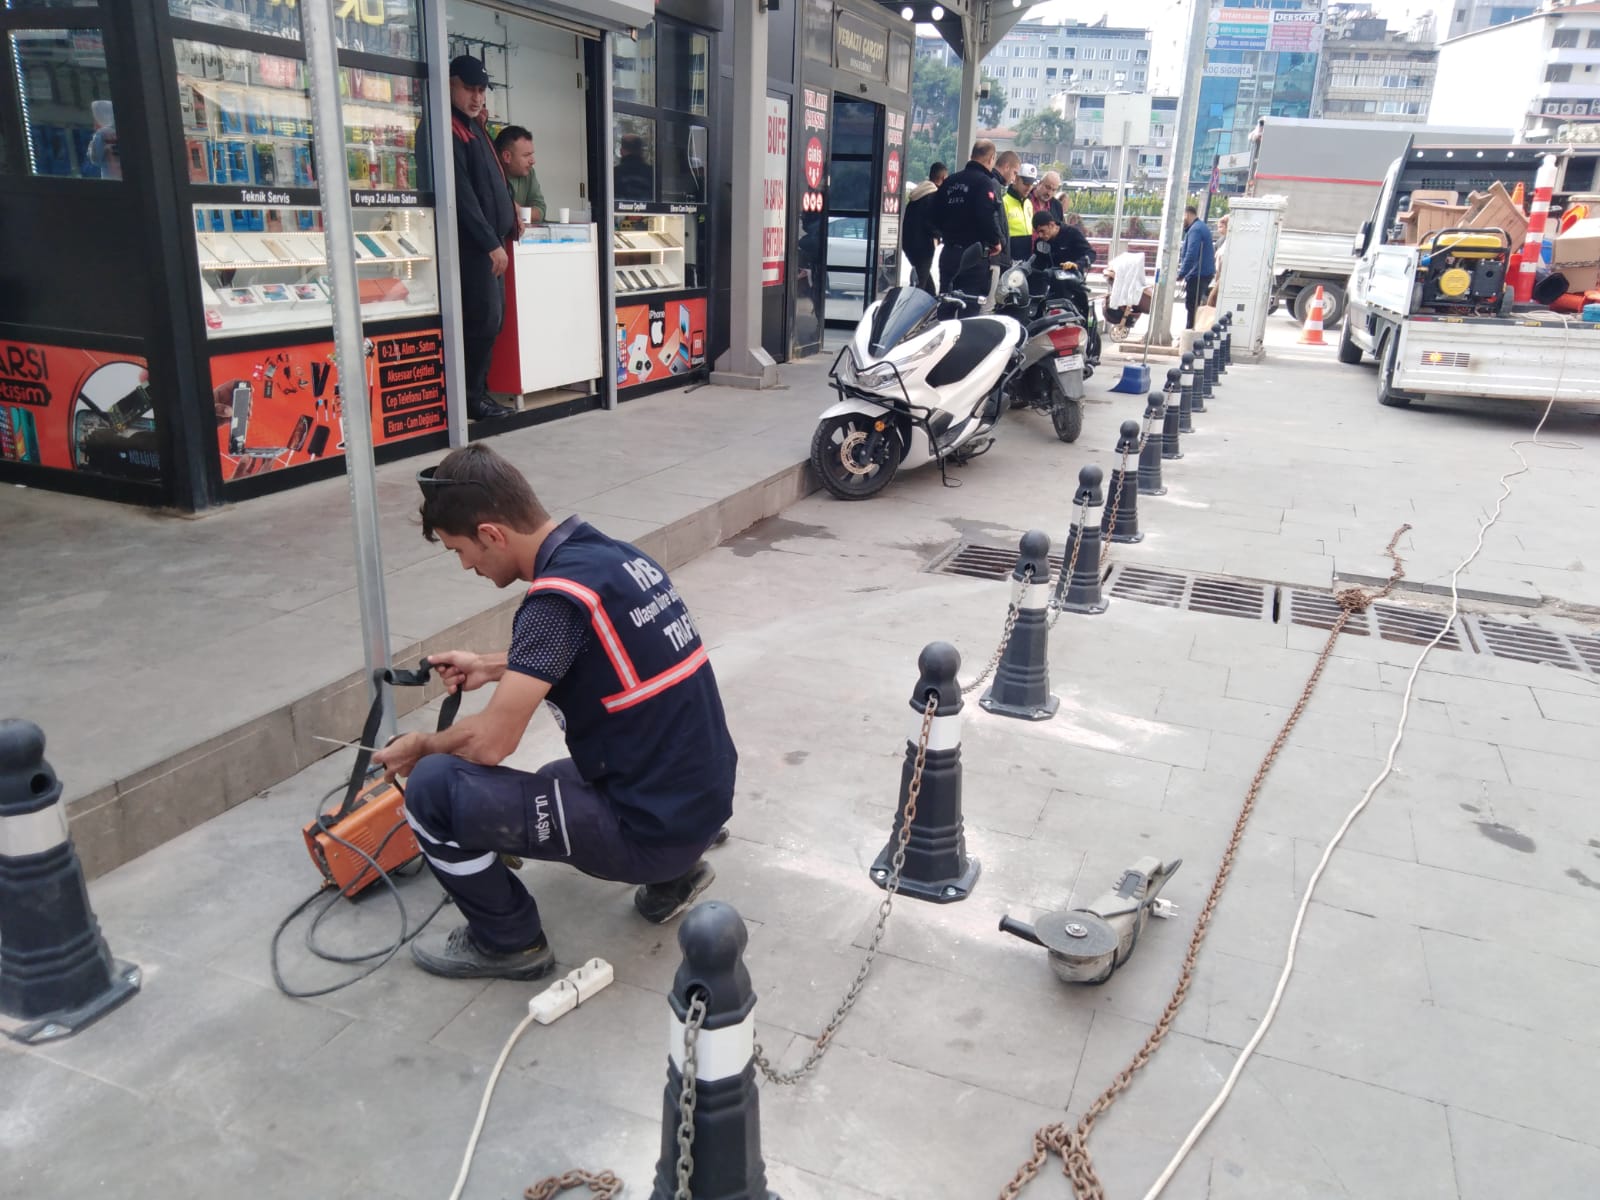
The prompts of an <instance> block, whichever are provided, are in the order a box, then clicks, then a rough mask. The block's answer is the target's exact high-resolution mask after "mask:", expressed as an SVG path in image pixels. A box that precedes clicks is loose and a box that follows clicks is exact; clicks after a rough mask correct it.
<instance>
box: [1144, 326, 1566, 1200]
mask: <svg viewBox="0 0 1600 1200" xmlns="http://www.w3.org/2000/svg"><path fill="white" fill-rule="evenodd" d="M1562 324H1563V326H1564V328H1565V331H1566V337H1565V339H1564V340H1563V342H1562V356H1561V357H1562V364H1561V371H1563V372H1564V371H1565V369H1566V351H1567V349H1568V344H1569V343H1570V342H1571V340H1572V326H1571V324H1570V322H1568V321H1567V320H1566V319H1565V317H1563V319H1562ZM1561 378H1562V376H1561V373H1559V372H1558V373H1557V375H1556V386H1555V392H1554V394H1552V395H1551V397H1550V402H1549V403H1548V404H1546V405H1545V408H1544V415H1543V416H1541V417H1540V418H1539V424H1538V425H1536V426H1534V430H1533V437H1531V438H1519V439H1517V440H1516V441H1514V442H1512V443H1511V452H1512V453H1513V454H1515V455H1516V456H1517V461H1518V462H1520V463H1521V464H1522V465H1521V466H1520V467H1517V468H1516V469H1515V470H1511V471H1507V472H1506V473H1505V474H1504V475H1502V476H1500V497H1499V499H1497V500H1496V501H1495V505H1494V512H1493V514H1491V515H1490V517H1489V519H1488V520H1487V521H1484V522H1483V523H1482V524H1481V525H1479V526H1478V541H1477V544H1476V545H1474V546H1473V548H1472V553H1471V554H1468V555H1467V556H1466V558H1464V559H1462V560H1461V562H1460V563H1458V564H1457V565H1456V569H1455V570H1454V571H1452V572H1451V573H1450V615H1449V617H1448V618H1447V619H1446V620H1445V622H1444V624H1443V625H1441V626H1440V627H1439V632H1438V633H1436V634H1435V635H1434V636H1433V640H1432V641H1430V642H1429V643H1428V644H1427V645H1426V646H1424V647H1423V648H1422V652H1421V653H1420V654H1418V655H1417V660H1416V662H1414V663H1412V664H1411V674H1410V675H1409V676H1407V678H1406V687H1405V693H1404V695H1403V696H1402V698H1401V702H1400V721H1399V724H1397V725H1396V726H1395V731H1394V740H1393V741H1392V742H1390V743H1389V753H1388V755H1387V757H1385V759H1384V761H1383V770H1382V771H1380V772H1379V773H1378V777H1377V778H1376V779H1374V780H1373V781H1372V783H1371V784H1369V785H1368V787H1367V790H1366V792H1365V793H1364V794H1363V795H1362V797H1361V799H1360V801H1358V802H1357V804H1356V806H1355V807H1354V808H1352V809H1351V810H1350V812H1349V814H1348V815H1346V817H1345V819H1344V822H1343V823H1342V824H1341V825H1340V826H1339V828H1338V831H1337V832H1336V833H1334V835H1333V837H1332V838H1331V839H1330V840H1329V842H1328V846H1327V849H1325V850H1323V852H1322V858H1321V860H1320V861H1319V862H1318V863H1317V869H1316V870H1315V871H1313V872H1312V873H1311V878H1310V879H1309V880H1308V881H1307V882H1306V891H1305V895H1304V896H1303V897H1301V900H1300V909H1299V911H1298V912H1296V913H1295V917H1294V928H1293V929H1292V930H1291V931H1290V933H1289V950H1288V953H1287V954H1286V955H1285V957H1284V960H1283V971H1282V973H1281V974H1280V975H1279V976H1278V986H1277V988H1276V989H1275V990H1274V991H1273V993H1272V1003H1271V1004H1269V1005H1267V1011H1266V1013H1265V1014H1264V1015H1263V1016H1262V1018H1261V1023H1260V1024H1259V1025H1258V1026H1257V1027H1256V1031H1255V1033H1254V1035H1253V1036H1252V1037H1251V1038H1250V1040H1249V1041H1248V1042H1246V1043H1245V1045H1244V1049H1242V1050H1241V1051H1239V1057H1238V1059H1237V1060H1236V1061H1235V1062H1234V1064H1233V1070H1231V1071H1229V1072H1228V1078H1227V1079H1226V1080H1224V1081H1223V1084H1222V1087H1221V1089H1220V1090H1219V1091H1218V1092H1217V1096H1216V1099H1215V1100H1213V1101H1212V1102H1211V1107H1209V1108H1207V1109H1206V1111H1205V1112H1204V1113H1203V1114H1201V1117H1200V1119H1199V1120H1198V1121H1196V1122H1195V1125H1194V1128H1193V1129H1191V1130H1190V1131H1189V1135H1188V1136H1187V1137H1186V1138H1184V1139H1183V1144H1182V1145H1181V1146H1179V1147H1178V1151H1177V1153H1176V1154H1174V1155H1173V1156H1172V1159H1171V1161H1169V1162H1168V1163H1167V1165H1166V1167H1165V1168H1164V1169H1163V1170H1162V1172H1161V1174H1160V1175H1158V1176H1157V1177H1156V1181H1155V1182H1154V1183H1153V1184H1151V1185H1150V1190H1149V1191H1147V1192H1146V1193H1145V1194H1144V1200H1156V1197H1158V1196H1160V1195H1161V1193H1162V1191H1163V1190H1164V1189H1165V1188H1166V1186H1167V1184H1169V1183H1171V1182H1172V1177H1173V1176H1174V1175H1176V1174H1177V1172H1178V1168H1179V1167H1181V1166H1182V1165H1183V1161H1184V1159H1186V1158H1187V1157H1188V1156H1189V1151H1191V1150H1193V1149H1194V1147H1195V1144H1196V1143H1197V1142H1198V1141H1199V1140H1200V1138H1201V1136H1202V1135H1203V1134H1204V1133H1205V1131H1206V1129H1207V1128H1208V1127H1209V1126H1210V1124H1211V1122H1212V1119H1213V1118H1215V1117H1216V1115H1217V1114H1218V1113H1219V1112H1221V1111H1222V1106H1223V1105H1224V1104H1226V1103H1227V1102H1228V1097H1230V1096H1231V1095H1232V1094H1233V1087H1234V1084H1236V1083H1238V1082H1239V1077H1240V1076H1241V1075H1242V1074H1243V1073H1244V1068H1245V1064H1246V1063H1248V1062H1249V1061H1250V1056H1251V1055H1252V1054H1254V1053H1255V1051H1256V1047H1257V1046H1259V1045H1260V1044H1261V1040H1262V1039H1263V1038H1264V1037H1266V1036H1267V1030H1268V1029H1270V1028H1271V1027H1272V1021H1273V1018H1274V1017H1276V1016H1277V1015H1278V1006H1279V1005H1280V1004H1281V1003H1282V1002H1283V995H1284V992H1285V991H1286V990H1287V989H1288V987H1289V977H1290V975H1291V974H1293V972H1294V956H1295V950H1296V949H1297V948H1298V946H1299V944H1300V929H1301V926H1303V925H1304V924H1305V920H1306V911H1307V910H1308V909H1309V908H1310V907H1311V898H1312V896H1313V895H1314V894H1315V893H1316V890H1317V884H1318V882H1319V881H1320V880H1321V879H1322V872H1323V871H1324V870H1326V869H1327V866H1328V860H1329V859H1330V858H1332V856H1333V852H1334V850H1335V849H1337V848H1338V846H1339V843H1340V842H1341V841H1342V840H1343V839H1344V835H1345V834H1346V833H1347V832H1348V831H1349V829H1350V826H1351V825H1352V824H1353V823H1354V822H1355V819H1356V818H1357V817H1358V816H1360V815H1361V812H1362V810H1363V809H1365V808H1366V807H1367V803H1368V801H1370V800H1371V799H1372V797H1373V795H1374V793H1376V792H1377V790H1378V789H1379V788H1380V787H1381V786H1383V783H1384V781H1385V780H1386V779H1388V778H1389V775H1390V774H1391V773H1392V772H1393V771H1394V759H1395V755H1396V754H1397V753H1398V752H1399V750H1400V743H1401V741H1402V740H1404V738H1405V733H1406V721H1407V720H1408V719H1409V718H1410V715H1411V694H1412V692H1413V691H1414V690H1415V688H1416V684H1417V675H1418V673H1419V672H1420V671H1421V670H1422V664H1423V662H1424V661H1425V660H1426V659H1427V657H1428V655H1429V654H1431V653H1432V652H1433V649H1434V647H1435V646H1437V645H1438V644H1439V643H1440V641H1442V640H1443V639H1444V636H1445V634H1447V633H1448V632H1449V631H1450V628H1451V626H1452V625H1453V624H1454V623H1455V619H1456V617H1457V616H1458V615H1459V614H1460V611H1461V596H1460V593H1459V592H1458V591H1457V581H1458V580H1459V579H1460V577H1461V572H1463V571H1465V570H1466V569H1467V568H1468V567H1469V566H1471V565H1472V562H1473V560H1474V559H1476V558H1477V557H1478V555H1479V554H1480V553H1481V552H1482V551H1483V539H1484V536H1485V535H1486V534H1487V533H1488V532H1489V530H1490V529H1492V528H1493V527H1494V525H1495V523H1496V522H1497V521H1499V520H1500V513H1501V510H1502V509H1503V508H1504V506H1505V502H1506V500H1507V499H1509V498H1510V496H1511V484H1510V481H1511V480H1512V479H1515V478H1516V477H1517V476H1518V475H1524V474H1526V473H1527V472H1528V471H1529V469H1530V468H1529V466H1528V460H1527V459H1525V458H1523V457H1522V451H1521V450H1519V449H1517V447H1518V446H1523V445H1544V446H1545V447H1546V448H1549V449H1570V450H1576V449H1580V447H1579V446H1577V445H1576V444H1575V443H1572V442H1544V443H1541V442H1540V441H1539V434H1540V432H1541V431H1542V430H1543V429H1544V423H1545V422H1546V421H1548V420H1549V419H1550V413H1551V412H1552V410H1554V408H1555V404H1556V399H1557V397H1558V396H1559V395H1560V393H1561Z"/></svg>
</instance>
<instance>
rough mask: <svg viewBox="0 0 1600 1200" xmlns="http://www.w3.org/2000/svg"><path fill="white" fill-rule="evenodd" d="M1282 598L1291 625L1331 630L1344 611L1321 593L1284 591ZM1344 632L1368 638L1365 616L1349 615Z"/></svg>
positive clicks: (1335, 601) (1334, 601)
mask: <svg viewBox="0 0 1600 1200" xmlns="http://www.w3.org/2000/svg"><path fill="white" fill-rule="evenodd" d="M1284 597H1285V599H1286V600H1287V604H1286V606H1285V607H1286V609H1287V611H1288V614H1289V622H1290V623H1291V624H1293V625H1309V626H1310V627H1311V628H1313V629H1332V628H1333V627H1334V625H1335V624H1336V623H1337V622H1338V620H1339V614H1340V613H1341V612H1343V611H1344V610H1343V609H1342V608H1340V607H1339V602H1338V601H1337V600H1335V599H1334V598H1333V597H1332V596H1327V595H1323V594H1322V593H1321V592H1297V591H1291V590H1289V589H1285V590H1284ZM1344 631H1345V632H1346V633H1353V634H1355V635H1356V636H1357V637H1366V636H1368V634H1370V633H1371V630H1370V629H1369V628H1368V625H1367V614H1366V613H1359V612H1358V613H1351V614H1350V619H1349V620H1348V621H1346V622H1345V625H1344Z"/></svg>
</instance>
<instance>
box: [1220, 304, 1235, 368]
mask: <svg viewBox="0 0 1600 1200" xmlns="http://www.w3.org/2000/svg"><path fill="white" fill-rule="evenodd" d="M1222 364H1223V366H1227V367H1231V366H1233V314H1232V313H1231V312H1229V313H1223V314H1222Z"/></svg>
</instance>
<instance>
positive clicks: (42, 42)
mask: <svg viewBox="0 0 1600 1200" xmlns="http://www.w3.org/2000/svg"><path fill="white" fill-rule="evenodd" d="M7 36H8V38H9V40H10V43H11V56H12V64H13V67H14V70H15V72H16V89H17V100H18V103H19V106H20V109H21V117H22V128H23V137H24V139H25V141H26V146H25V147H23V148H22V150H21V152H20V153H19V152H17V150H16V149H15V148H13V147H9V146H8V147H6V150H5V153H4V155H3V157H0V169H3V170H5V171H6V172H7V173H22V172H24V171H25V172H26V173H27V174H29V175H36V176H54V177H58V178H60V177H66V178H78V179H104V180H120V179H121V178H122V157H121V154H120V152H119V149H118V145H117V127H116V113H115V109H114V108H113V105H112V102H111V84H110V79H109V77H108V76H107V73H106V51H105V41H104V39H103V38H102V36H101V33H100V31H99V30H98V29H13V30H12V31H11V32H10V33H9V34H8V35H7Z"/></svg>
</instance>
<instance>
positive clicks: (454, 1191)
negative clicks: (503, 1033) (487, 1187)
mask: <svg viewBox="0 0 1600 1200" xmlns="http://www.w3.org/2000/svg"><path fill="white" fill-rule="evenodd" d="M532 1024H533V1013H532V1012H529V1013H528V1015H527V1016H525V1017H523V1018H522V1020H521V1021H519V1022H517V1027H516V1028H515V1029H513V1030H512V1031H511V1036H510V1037H508V1038H507V1039H506V1044H505V1045H504V1046H502V1047H501V1048H500V1057H499V1058H497V1059H495V1062H494V1069H493V1070H492V1071H490V1072H489V1082H488V1084H486V1085H485V1087H484V1089H483V1102H482V1103H481V1104H479V1105H478V1119H477V1120H476V1121H474V1122H473V1123H472V1136H471V1137H469V1138H468V1139H467V1152H466V1154H465V1156H464V1157H463V1158H462V1159H461V1173H460V1174H459V1175H457V1176H456V1185H455V1187H453V1188H451V1189H450V1200H461V1192H462V1190H463V1189H464V1188H465V1187H466V1186H467V1174H468V1172H470V1171H471V1170H472V1156H473V1155H474V1154H476V1153H477V1150H478V1139H479V1138H480V1137H482V1136H483V1123H484V1121H485V1120H486V1119H487V1118H488V1116H489V1101H490V1099H491V1098H493V1096H494V1085H495V1084H497V1083H499V1082H500V1072H501V1071H503V1070H505V1066H506V1059H508V1058H510V1057H511V1048H512V1047H513V1046H515V1045H516V1044H517V1039H518V1038H520V1037H521V1036H522V1035H523V1033H525V1032H526V1031H527V1028H528V1026H529V1025H532Z"/></svg>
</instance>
